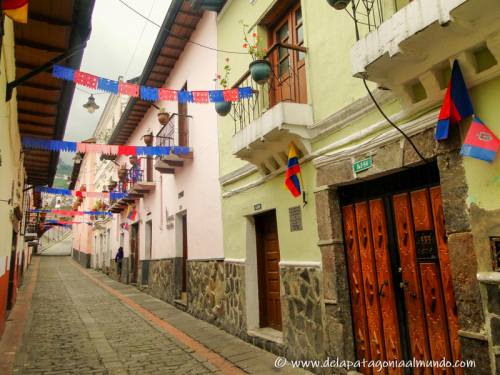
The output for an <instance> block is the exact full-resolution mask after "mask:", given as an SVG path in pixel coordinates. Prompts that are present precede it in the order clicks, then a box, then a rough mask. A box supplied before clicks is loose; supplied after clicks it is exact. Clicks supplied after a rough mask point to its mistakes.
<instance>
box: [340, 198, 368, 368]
mask: <svg viewBox="0 0 500 375" xmlns="http://www.w3.org/2000/svg"><path fill="white" fill-rule="evenodd" d="M342 217H343V222H344V240H345V246H346V255H347V270H348V275H349V289H350V295H351V306H352V319H353V321H354V337H355V342H356V354H357V358H358V360H360V361H362V360H366V361H367V362H368V361H370V359H371V356H370V336H369V334H368V325H367V321H366V308H365V298H364V290H363V282H362V275H361V262H360V255H359V247H358V236H357V231H356V218H355V216H354V206H345V207H343V208H342ZM359 371H360V372H361V373H363V374H365V375H370V374H373V372H372V369H371V368H369V367H360V368H359Z"/></svg>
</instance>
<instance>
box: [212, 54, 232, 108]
mask: <svg viewBox="0 0 500 375" xmlns="http://www.w3.org/2000/svg"><path fill="white" fill-rule="evenodd" d="M228 63H229V59H228V58H226V65H225V66H224V72H225V73H224V77H222V76H221V75H220V74H217V75H216V76H215V78H214V81H215V82H217V81H219V84H220V85H221V86H222V88H223V89H224V90H227V89H228V87H229V73H230V72H231V67H230V66H229V64H228ZM215 111H216V112H217V113H218V114H219V116H227V114H228V113H229V112H231V102H218V103H215Z"/></svg>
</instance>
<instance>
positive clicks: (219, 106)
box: [215, 102, 232, 116]
mask: <svg viewBox="0 0 500 375" xmlns="http://www.w3.org/2000/svg"><path fill="white" fill-rule="evenodd" d="M231 107H232V105H231V102H220V103H215V112H217V113H218V114H219V116H227V114H228V113H229V112H231Z"/></svg>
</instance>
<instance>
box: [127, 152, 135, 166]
mask: <svg viewBox="0 0 500 375" xmlns="http://www.w3.org/2000/svg"><path fill="white" fill-rule="evenodd" d="M128 160H129V161H130V164H132V165H133V166H135V165H137V156H135V155H132V156H130V157H129V158H128Z"/></svg>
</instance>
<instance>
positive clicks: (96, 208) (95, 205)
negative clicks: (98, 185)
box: [92, 199, 101, 212]
mask: <svg viewBox="0 0 500 375" xmlns="http://www.w3.org/2000/svg"><path fill="white" fill-rule="evenodd" d="M100 205H101V200H100V199H99V200H98V201H96V202H95V203H94V206H92V212H97V210H98V209H99V206H100Z"/></svg>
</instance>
